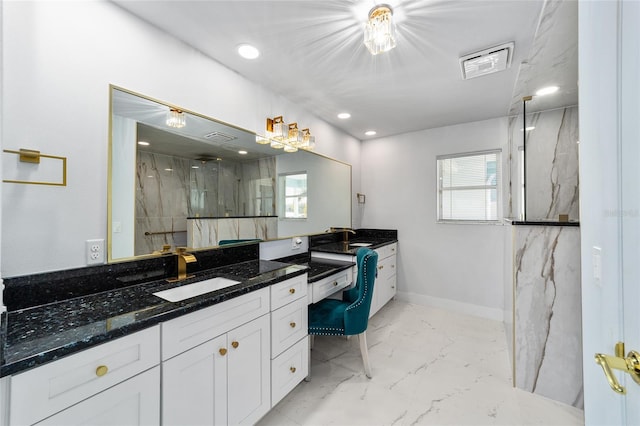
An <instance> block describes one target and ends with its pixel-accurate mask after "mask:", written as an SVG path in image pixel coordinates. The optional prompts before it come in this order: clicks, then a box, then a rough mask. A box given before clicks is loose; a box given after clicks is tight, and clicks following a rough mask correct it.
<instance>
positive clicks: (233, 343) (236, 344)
mask: <svg viewBox="0 0 640 426" xmlns="http://www.w3.org/2000/svg"><path fill="white" fill-rule="evenodd" d="M231 346H233V349H236V348H237V347H238V346H240V343H238V342H236V341H235V340H234V341H233V342H231Z"/></svg>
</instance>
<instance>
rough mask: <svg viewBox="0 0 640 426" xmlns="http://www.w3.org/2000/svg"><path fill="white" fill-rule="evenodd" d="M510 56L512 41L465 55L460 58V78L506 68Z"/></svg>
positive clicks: (509, 62) (478, 75)
mask: <svg viewBox="0 0 640 426" xmlns="http://www.w3.org/2000/svg"><path fill="white" fill-rule="evenodd" d="M512 56H513V42H510V43H504V44H501V45H500V46H495V47H491V48H489V49H485V50H481V51H480V52H475V53H470V54H469V55H465V56H463V57H462V58H460V69H461V71H462V79H463V80H468V79H470V78H474V77H480V76H482V75H487V74H491V73H494V72H498V71H503V70H506V69H507V68H509V67H510V66H511V58H512Z"/></svg>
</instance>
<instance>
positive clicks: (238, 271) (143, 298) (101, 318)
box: [0, 260, 307, 377]
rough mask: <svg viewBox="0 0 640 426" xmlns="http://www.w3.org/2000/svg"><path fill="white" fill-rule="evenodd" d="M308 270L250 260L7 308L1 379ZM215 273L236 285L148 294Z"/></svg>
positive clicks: (205, 277)
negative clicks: (176, 278)
mask: <svg viewBox="0 0 640 426" xmlns="http://www.w3.org/2000/svg"><path fill="white" fill-rule="evenodd" d="M305 272H307V267H306V266H304V265H291V264H287V263H282V262H275V261H267V260H250V261H246V262H241V263H236V264H231V265H227V266H223V267H219V268H215V269H210V270H207V271H201V272H197V273H196V276H195V277H193V278H190V279H187V280H184V281H182V282H180V283H179V284H178V283H169V282H167V281H166V280H165V279H160V280H155V281H151V282H148V283H144V284H136V285H132V286H128V287H122V288H117V289H112V290H108V291H103V292H99V293H94V294H88V295H83V296H80V297H75V298H71V299H68V300H62V301H56V302H53V303H48V304H44V305H40V306H34V307H29V308H26V309H19V310H16V311H12V312H8V313H7V314H6V316H5V315H3V316H4V318H3V319H4V320H5V325H6V336H5V337H6V341H5V344H4V346H3V347H2V349H3V355H4V356H3V357H2V358H3V359H2V364H1V365H0V377H4V376H7V375H11V374H16V373H19V372H21V371H24V370H27V369H30V368H33V367H36V366H38V365H41V364H45V363H47V362H50V361H54V360H56V359H58V358H60V357H62V356H66V355H69V354H72V353H74V352H77V351H80V350H82V349H86V348H88V347H91V346H94V345H97V344H100V343H104V342H107V341H109V340H112V339H115V338H118V337H121V336H124V335H127V334H130V333H132V332H134V331H138V330H142V329H144V328H148V327H151V326H153V325H156V324H158V323H160V322H163V321H167V320H170V319H172V318H176V317H179V316H181V315H184V314H186V313H189V312H193V311H196V310H199V309H202V308H205V307H207V306H211V305H215V304H217V303H220V302H223V301H225V300H229V299H232V298H234V297H237V296H240V295H242V294H246V293H248V292H251V291H254V290H258V289H260V288H263V287H267V286H269V285H271V284H275V283H277V282H280V281H284V280H286V279H289V278H292V277H295V276H298V275H302V274H304V273H305ZM213 277H224V278H231V279H235V280H237V281H241V282H240V284H237V285H234V286H232V287H228V288H225V289H222V290H218V291H214V292H211V293H207V294H204V295H201V296H196V297H193V298H189V299H186V300H183V301H180V302H175V303H172V302H168V301H165V300H164V299H161V298H159V297H157V296H154V295H153V294H152V293H154V292H157V291H161V290H166V289H168V288H172V287H175V286H176V285H185V284H191V283H193V282H196V281H200V280H203V279H208V278H213Z"/></svg>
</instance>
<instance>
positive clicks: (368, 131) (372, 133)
mask: <svg viewBox="0 0 640 426" xmlns="http://www.w3.org/2000/svg"><path fill="white" fill-rule="evenodd" d="M364 134H365V135H367V136H373V135H375V134H376V131H375V130H367V131H366V132H364Z"/></svg>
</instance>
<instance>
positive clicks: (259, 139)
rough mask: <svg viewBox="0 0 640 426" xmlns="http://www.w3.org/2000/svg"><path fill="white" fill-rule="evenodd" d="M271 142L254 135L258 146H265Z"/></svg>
mask: <svg viewBox="0 0 640 426" xmlns="http://www.w3.org/2000/svg"><path fill="white" fill-rule="evenodd" d="M270 142H271V141H270V140H269V138H263V137H262V136H260V135H256V143H258V144H260V145H266V144H268V143H270Z"/></svg>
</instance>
